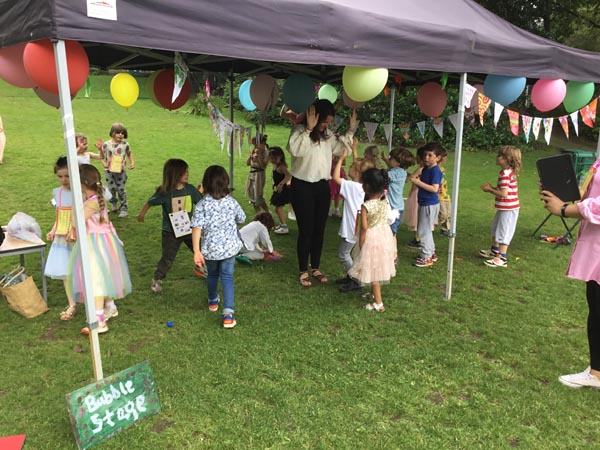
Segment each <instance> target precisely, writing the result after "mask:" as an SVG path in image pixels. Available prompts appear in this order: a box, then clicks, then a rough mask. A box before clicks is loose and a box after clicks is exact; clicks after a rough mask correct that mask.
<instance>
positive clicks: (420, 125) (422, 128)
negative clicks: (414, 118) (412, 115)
mask: <svg viewBox="0 0 600 450" xmlns="http://www.w3.org/2000/svg"><path fill="white" fill-rule="evenodd" d="M417 128H418V129H419V133H421V137H422V138H424V137H425V121H424V120H423V121H422V122H417Z"/></svg>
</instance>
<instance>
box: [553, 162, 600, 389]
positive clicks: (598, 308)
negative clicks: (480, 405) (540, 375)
mask: <svg viewBox="0 0 600 450" xmlns="http://www.w3.org/2000/svg"><path fill="white" fill-rule="evenodd" d="M599 167H600V159H599V160H597V161H596V162H595V163H594V164H592V167H591V168H590V172H589V174H588V177H587V178H586V181H585V182H584V184H583V188H584V189H583V190H584V191H585V193H584V195H583V200H581V202H579V203H575V204H567V203H564V202H563V201H562V200H561V199H560V198H558V197H556V196H555V195H554V194H552V193H551V192H549V191H542V192H541V194H542V200H544V201H545V202H546V206H545V208H546V209H547V210H548V211H550V212H551V213H552V214H555V215H557V216H558V215H561V216H562V217H573V218H577V219H581V227H580V228H579V236H578V237H577V242H576V243H575V247H574V248H573V255H572V256H571V261H570V263H569V267H568V269H567V276H569V277H570V278H574V279H576V280H582V281H585V282H586V294H587V302H588V309H589V313H588V321H587V334H588V343H589V349H590V366H589V367H588V368H587V369H585V370H584V371H583V372H580V373H574V374H570V375H562V376H560V377H559V381H560V382H561V383H562V384H564V385H566V386H569V387H572V388H580V387H584V386H586V387H592V388H596V389H597V388H600V258H599V257H598V255H600V171H599V170H598V168H599Z"/></svg>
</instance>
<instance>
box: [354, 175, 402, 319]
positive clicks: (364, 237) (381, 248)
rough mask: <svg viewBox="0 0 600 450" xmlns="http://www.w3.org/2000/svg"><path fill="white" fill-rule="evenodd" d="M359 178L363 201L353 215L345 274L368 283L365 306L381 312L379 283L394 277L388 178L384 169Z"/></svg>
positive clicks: (364, 283)
mask: <svg viewBox="0 0 600 450" xmlns="http://www.w3.org/2000/svg"><path fill="white" fill-rule="evenodd" d="M361 181H362V186H363V189H364V191H365V202H364V203H363V204H362V206H361V210H360V215H359V217H358V218H357V221H358V225H359V226H358V227H357V228H360V232H359V233H360V234H359V240H358V246H357V247H354V249H355V252H356V254H355V255H353V264H352V267H351V268H350V270H349V271H348V275H349V276H350V277H352V278H353V279H355V280H356V281H358V282H359V283H361V284H363V285H366V284H370V285H371V300H372V302H370V303H367V304H366V305H365V308H366V309H367V310H369V311H377V312H383V311H385V308H384V307H383V300H382V298H381V283H388V282H389V281H390V279H391V278H392V277H394V276H396V266H395V264H394V257H395V256H396V248H395V245H394V236H393V235H392V230H391V228H390V225H389V223H388V213H389V211H390V205H389V203H388V201H387V199H386V198H385V189H386V188H387V187H388V185H389V184H390V179H389V177H388V174H387V171H386V170H385V169H381V170H380V169H368V170H366V171H365V172H363V174H362V178H361Z"/></svg>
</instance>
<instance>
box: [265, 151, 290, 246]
mask: <svg viewBox="0 0 600 450" xmlns="http://www.w3.org/2000/svg"><path fill="white" fill-rule="evenodd" d="M269 161H271V164H273V195H271V205H273V206H274V207H275V213H276V214H277V217H278V218H279V225H277V226H276V227H275V229H274V230H273V232H274V233H275V234H288V233H289V232H290V230H289V229H288V226H287V224H286V223H285V211H284V210H283V207H284V206H285V205H287V204H289V203H290V202H291V201H292V200H291V198H290V186H289V182H290V180H291V179H292V174H291V173H290V171H289V170H288V166H287V163H286V162H285V154H284V153H283V150H282V149H281V147H271V148H269Z"/></svg>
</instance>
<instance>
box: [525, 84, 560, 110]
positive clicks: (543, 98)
mask: <svg viewBox="0 0 600 450" xmlns="http://www.w3.org/2000/svg"><path fill="white" fill-rule="evenodd" d="M566 95H567V84H566V83H565V82H564V81H563V80H561V79H557V78H540V79H539V80H537V81H536V82H535V84H534V85H533V89H531V103H533V106H535V107H536V108H537V110H538V111H541V112H546V111H550V110H551V109H554V108H556V107H557V106H559V105H560V104H561V103H562V101H563V100H564V99H565V96H566Z"/></svg>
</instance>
